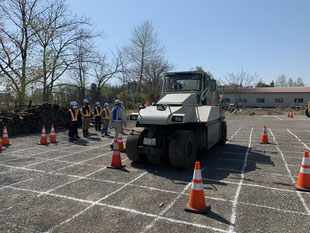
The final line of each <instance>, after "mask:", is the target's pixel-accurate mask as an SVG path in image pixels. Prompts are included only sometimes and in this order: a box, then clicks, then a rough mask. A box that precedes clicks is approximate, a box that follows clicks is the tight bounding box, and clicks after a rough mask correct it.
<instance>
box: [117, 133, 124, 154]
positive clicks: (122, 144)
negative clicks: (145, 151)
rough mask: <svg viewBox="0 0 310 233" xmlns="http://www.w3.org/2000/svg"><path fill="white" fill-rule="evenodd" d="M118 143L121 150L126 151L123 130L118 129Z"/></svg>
mask: <svg viewBox="0 0 310 233" xmlns="http://www.w3.org/2000/svg"><path fill="white" fill-rule="evenodd" d="M117 141H118V145H119V150H120V151H124V143H123V137H122V131H121V130H119V131H118V139H117Z"/></svg>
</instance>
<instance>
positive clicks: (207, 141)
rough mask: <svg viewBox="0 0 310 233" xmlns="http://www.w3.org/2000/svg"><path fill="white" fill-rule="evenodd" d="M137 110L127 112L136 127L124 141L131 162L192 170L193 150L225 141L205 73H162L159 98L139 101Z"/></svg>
mask: <svg viewBox="0 0 310 233" xmlns="http://www.w3.org/2000/svg"><path fill="white" fill-rule="evenodd" d="M139 109H140V110H139V112H138V113H132V114H131V115H130V120H132V121H136V128H134V129H133V130H132V132H131V133H130V135H129V136H128V138H127V142H126V151H127V156H128V158H129V159H130V160H132V161H136V162H142V161H148V162H150V163H153V164H162V163H170V164H171V166H173V167H175V168H180V169H192V168H193V166H194V162H195V161H196V156H197V151H203V150H205V151H206V150H208V149H210V148H211V147H212V146H214V145H216V144H221V145H224V144H225V143H226V136H227V126H226V122H225V121H224V119H225V116H224V114H223V112H222V110H221V108H220V106H219V94H218V90H217V86H216V81H215V80H214V79H211V78H210V76H209V75H208V74H207V73H204V72H196V71H195V72H192V71H191V72H169V73H166V74H165V75H164V80H163V89H162V92H161V96H160V100H159V101H158V102H157V103H156V104H152V105H151V106H146V105H144V104H140V105H139Z"/></svg>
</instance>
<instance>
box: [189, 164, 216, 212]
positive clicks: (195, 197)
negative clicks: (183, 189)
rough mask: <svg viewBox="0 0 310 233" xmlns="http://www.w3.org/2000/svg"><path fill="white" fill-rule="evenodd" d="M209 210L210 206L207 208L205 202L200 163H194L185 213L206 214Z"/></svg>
mask: <svg viewBox="0 0 310 233" xmlns="http://www.w3.org/2000/svg"><path fill="white" fill-rule="evenodd" d="M210 209H211V206H207V205H206V202H205V195H204V191H203V186H202V177H201V170H200V163H199V162H196V163H195V170H194V175H193V181H192V187H191V192H190V196H189V201H188V203H187V208H185V211H187V212H194V213H200V214H206V213H208V212H209V211H210Z"/></svg>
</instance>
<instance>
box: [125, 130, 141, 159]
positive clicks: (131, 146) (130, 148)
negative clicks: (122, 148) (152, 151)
mask: <svg viewBox="0 0 310 233" xmlns="http://www.w3.org/2000/svg"><path fill="white" fill-rule="evenodd" d="M139 139H140V134H134V135H128V137H127V140H126V152H127V157H128V158H129V159H130V160H131V161H134V162H142V159H141V156H142V155H139V154H138V145H139Z"/></svg>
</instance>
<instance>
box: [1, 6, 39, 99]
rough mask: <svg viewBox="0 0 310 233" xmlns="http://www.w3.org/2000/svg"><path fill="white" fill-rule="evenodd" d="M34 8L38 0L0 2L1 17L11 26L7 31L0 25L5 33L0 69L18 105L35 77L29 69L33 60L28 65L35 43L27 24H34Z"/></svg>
mask: <svg viewBox="0 0 310 233" xmlns="http://www.w3.org/2000/svg"><path fill="white" fill-rule="evenodd" d="M37 8H38V0H4V1H3V2H2V3H1V5H0V11H1V12H2V14H3V16H4V18H5V20H7V21H8V22H9V23H10V24H12V28H14V29H12V30H11V31H10V30H7V29H5V28H4V27H1V28H0V32H1V33H2V34H3V35H4V36H5V39H3V40H1V41H0V47H1V49H0V50H2V51H3V52H2V55H3V56H0V70H1V71H2V72H3V73H4V74H5V77H6V78H7V81H8V84H9V85H10V86H11V88H12V89H13V90H14V91H15V93H16V97H17V102H18V104H19V105H22V104H23V103H24V101H25V97H26V90H27V87H28V86H29V85H31V84H32V83H34V82H36V81H37V80H38V77H37V75H36V73H35V72H34V69H32V68H33V67H34V63H32V64H31V58H32V57H31V56H33V54H34V52H35V44H36V41H35V38H34V33H33V31H32V26H31V25H34V24H36V23H35V19H36V17H37V15H38V14H40V13H41V12H40V11H38V9H37ZM14 30H15V31H14ZM13 50H14V51H13Z"/></svg>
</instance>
